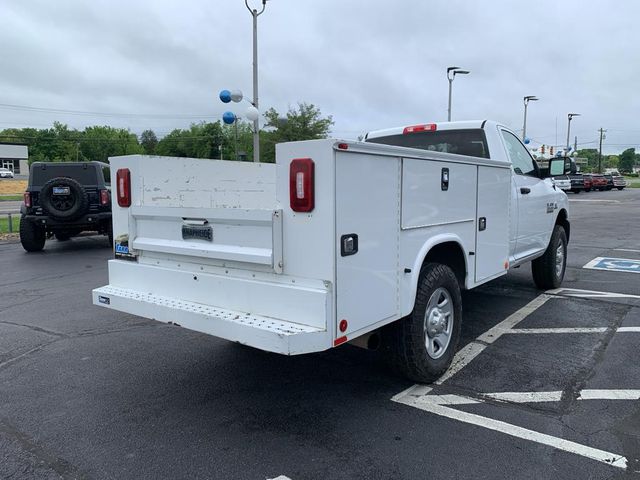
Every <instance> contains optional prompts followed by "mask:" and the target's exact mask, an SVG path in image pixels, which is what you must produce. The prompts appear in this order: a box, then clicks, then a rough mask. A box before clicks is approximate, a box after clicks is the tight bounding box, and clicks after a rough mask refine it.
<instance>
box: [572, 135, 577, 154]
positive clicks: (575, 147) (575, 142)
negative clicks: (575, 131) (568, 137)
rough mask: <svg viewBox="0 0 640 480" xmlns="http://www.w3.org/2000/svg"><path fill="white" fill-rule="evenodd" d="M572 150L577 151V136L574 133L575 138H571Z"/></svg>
mask: <svg viewBox="0 0 640 480" xmlns="http://www.w3.org/2000/svg"><path fill="white" fill-rule="evenodd" d="M573 151H574V152H577V151H578V136H577V135H576V137H575V139H574V140H573Z"/></svg>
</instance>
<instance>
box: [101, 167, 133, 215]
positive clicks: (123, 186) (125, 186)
mask: <svg viewBox="0 0 640 480" xmlns="http://www.w3.org/2000/svg"><path fill="white" fill-rule="evenodd" d="M116 185H117V193H118V205H119V206H121V207H130V206H131V172H130V171H129V169H128V168H119V169H118V172H117V173H116ZM101 198H102V197H101Z"/></svg>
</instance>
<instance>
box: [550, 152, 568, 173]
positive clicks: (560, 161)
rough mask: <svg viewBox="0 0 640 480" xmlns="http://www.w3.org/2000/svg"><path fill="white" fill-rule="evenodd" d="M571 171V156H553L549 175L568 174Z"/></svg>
mask: <svg viewBox="0 0 640 480" xmlns="http://www.w3.org/2000/svg"><path fill="white" fill-rule="evenodd" d="M570 172H571V159H569V158H562V157H560V158H552V159H551V160H549V176H550V177H555V176H558V175H566V174H567V173H570Z"/></svg>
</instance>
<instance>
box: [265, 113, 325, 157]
mask: <svg viewBox="0 0 640 480" xmlns="http://www.w3.org/2000/svg"><path fill="white" fill-rule="evenodd" d="M264 118H265V120H266V123H265V127H271V128H272V130H269V131H265V132H263V133H262V134H261V139H262V141H261V144H260V151H261V155H260V156H261V158H260V161H262V162H269V163H273V162H275V146H276V143H281V142H292V141H297V140H313V139H318V138H327V136H328V135H329V132H330V131H331V126H332V125H333V123H334V122H333V118H332V117H331V115H329V116H328V117H323V116H322V113H321V112H320V109H319V108H318V107H316V106H315V105H313V104H311V103H304V102H302V103H299V104H298V108H297V109H293V108H289V111H288V112H287V114H286V117H285V118H282V117H281V115H280V114H279V113H278V112H277V111H276V110H275V109H274V108H270V109H269V110H267V111H266V112H265V113H264Z"/></svg>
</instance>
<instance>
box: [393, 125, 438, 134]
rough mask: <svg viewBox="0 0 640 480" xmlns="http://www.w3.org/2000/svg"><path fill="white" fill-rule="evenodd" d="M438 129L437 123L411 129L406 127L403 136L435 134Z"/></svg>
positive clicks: (413, 126) (411, 127)
mask: <svg viewBox="0 0 640 480" xmlns="http://www.w3.org/2000/svg"><path fill="white" fill-rule="evenodd" d="M437 128H438V127H437V125H436V124H435V123H427V124H425V125H411V126H410V127H404V130H403V131H402V134H403V135H406V134H407V133H417V132H435V131H436V130H437Z"/></svg>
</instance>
